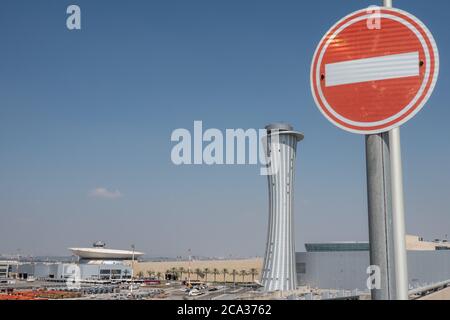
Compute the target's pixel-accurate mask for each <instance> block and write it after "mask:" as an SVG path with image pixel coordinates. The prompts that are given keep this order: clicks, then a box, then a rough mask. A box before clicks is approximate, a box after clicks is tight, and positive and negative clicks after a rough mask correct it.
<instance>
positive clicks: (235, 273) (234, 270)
mask: <svg viewBox="0 0 450 320" xmlns="http://www.w3.org/2000/svg"><path fill="white" fill-rule="evenodd" d="M237 274H238V272H237V270H236V269H233V270H231V275H232V276H233V283H234V285H236V275H237Z"/></svg>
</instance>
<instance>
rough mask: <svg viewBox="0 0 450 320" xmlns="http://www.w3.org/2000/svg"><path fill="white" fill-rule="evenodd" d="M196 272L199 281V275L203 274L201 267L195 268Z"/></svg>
mask: <svg viewBox="0 0 450 320" xmlns="http://www.w3.org/2000/svg"><path fill="white" fill-rule="evenodd" d="M195 274H196V275H197V281H198V277H200V276H201V275H202V270H200V269H199V268H197V269H195ZM202 278H203V277H202Z"/></svg>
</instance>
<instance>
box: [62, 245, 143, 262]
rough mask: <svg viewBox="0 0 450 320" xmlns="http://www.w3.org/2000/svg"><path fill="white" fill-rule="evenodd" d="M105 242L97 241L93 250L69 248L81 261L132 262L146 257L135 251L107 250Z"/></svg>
mask: <svg viewBox="0 0 450 320" xmlns="http://www.w3.org/2000/svg"><path fill="white" fill-rule="evenodd" d="M105 247H106V245H105V243H104V242H101V241H97V242H95V243H94V244H93V247H92V248H69V250H70V251H72V253H73V254H74V255H76V256H78V257H80V259H81V260H132V259H137V258H138V257H141V256H143V255H144V253H143V252H139V251H134V250H117V249H106V248H105Z"/></svg>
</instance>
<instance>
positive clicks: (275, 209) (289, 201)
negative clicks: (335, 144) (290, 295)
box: [261, 123, 303, 291]
mask: <svg viewBox="0 0 450 320" xmlns="http://www.w3.org/2000/svg"><path fill="white" fill-rule="evenodd" d="M266 130H267V136H266V137H265V138H263V139H265V145H266V156H267V159H268V163H270V166H269V167H270V168H271V170H270V171H271V172H269V174H268V176H267V177H268V182H269V224H268V234H267V243H266V254H265V257H264V264H263V270H262V273H261V283H262V285H263V286H264V291H276V290H280V291H289V290H295V289H296V287H297V274H296V270H295V246H294V242H295V239H294V221H293V203H294V177H295V157H296V150H297V142H299V141H301V140H303V134H301V133H300V132H297V131H294V130H293V128H292V126H290V125H289V124H285V123H273V124H270V125H268V126H266Z"/></svg>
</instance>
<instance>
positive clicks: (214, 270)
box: [212, 268, 220, 282]
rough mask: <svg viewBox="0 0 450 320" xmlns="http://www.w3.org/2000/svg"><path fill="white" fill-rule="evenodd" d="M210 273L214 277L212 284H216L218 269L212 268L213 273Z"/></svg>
mask: <svg viewBox="0 0 450 320" xmlns="http://www.w3.org/2000/svg"><path fill="white" fill-rule="evenodd" d="M212 273H213V275H214V282H216V277H217V275H218V274H219V273H220V271H219V269H217V268H214V269H213V271H212Z"/></svg>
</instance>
